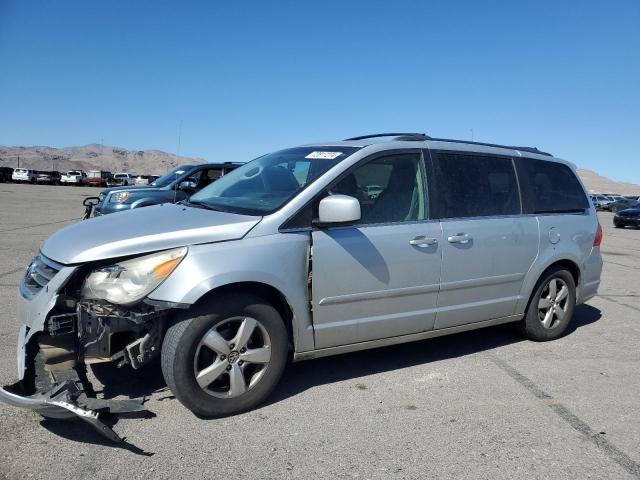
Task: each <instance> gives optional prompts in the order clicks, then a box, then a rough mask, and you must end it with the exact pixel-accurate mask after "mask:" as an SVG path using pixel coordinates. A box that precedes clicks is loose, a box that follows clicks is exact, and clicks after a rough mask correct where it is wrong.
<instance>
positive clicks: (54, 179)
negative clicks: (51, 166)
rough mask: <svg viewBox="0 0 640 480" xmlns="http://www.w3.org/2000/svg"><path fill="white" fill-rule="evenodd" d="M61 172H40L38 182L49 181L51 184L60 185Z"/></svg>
mask: <svg viewBox="0 0 640 480" xmlns="http://www.w3.org/2000/svg"><path fill="white" fill-rule="evenodd" d="M60 178H61V175H60V172H54V171H52V172H38V174H37V175H36V183H47V184H49V185H60Z"/></svg>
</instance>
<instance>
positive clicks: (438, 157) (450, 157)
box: [433, 152, 521, 218]
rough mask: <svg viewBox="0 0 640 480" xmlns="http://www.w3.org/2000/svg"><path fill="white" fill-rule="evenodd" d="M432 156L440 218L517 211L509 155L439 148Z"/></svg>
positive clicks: (518, 195)
mask: <svg viewBox="0 0 640 480" xmlns="http://www.w3.org/2000/svg"><path fill="white" fill-rule="evenodd" d="M433 157H434V162H433V164H434V173H435V186H436V199H437V209H438V213H439V217H440V218H466V217H485V216H494V215H516V214H520V213H521V206H520V192H519V190H518V182H517V180H516V174H515V170H514V168H513V162H512V160H511V158H506V157H492V156H484V155H474V154H459V153H443V152H436V153H435V155H433Z"/></svg>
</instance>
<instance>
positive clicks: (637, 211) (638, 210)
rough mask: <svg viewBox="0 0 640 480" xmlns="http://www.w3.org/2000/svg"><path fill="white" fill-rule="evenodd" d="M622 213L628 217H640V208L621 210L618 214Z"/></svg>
mask: <svg viewBox="0 0 640 480" xmlns="http://www.w3.org/2000/svg"><path fill="white" fill-rule="evenodd" d="M620 213H625V214H628V215H640V207H632V208H625V209H624V210H620V211H619V212H618V214H620Z"/></svg>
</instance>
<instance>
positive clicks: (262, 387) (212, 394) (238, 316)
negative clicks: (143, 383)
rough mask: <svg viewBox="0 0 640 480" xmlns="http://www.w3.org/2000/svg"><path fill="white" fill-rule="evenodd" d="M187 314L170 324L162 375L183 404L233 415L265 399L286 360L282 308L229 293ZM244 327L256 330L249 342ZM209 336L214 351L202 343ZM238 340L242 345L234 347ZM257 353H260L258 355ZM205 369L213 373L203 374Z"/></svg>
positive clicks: (203, 412) (202, 412) (212, 414)
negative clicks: (279, 311) (244, 338)
mask: <svg viewBox="0 0 640 480" xmlns="http://www.w3.org/2000/svg"><path fill="white" fill-rule="evenodd" d="M185 317H186V318H178V319H176V321H175V322H174V323H173V325H171V326H170V327H169V329H168V330H167V333H166V335H165V337H164V340H163V344H162V353H161V364H162V374H163V376H164V378H165V381H166V382H167V385H168V386H169V388H170V389H171V391H172V392H173V394H174V395H175V396H176V398H177V399H178V400H179V401H180V403H182V404H183V405H184V406H185V407H187V408H188V409H189V410H191V411H192V412H193V413H195V414H196V415H198V416H200V417H204V418H216V417H224V416H228V415H233V414H236V413H240V412H244V411H247V410H250V409H253V408H255V407H256V406H258V405H259V404H260V403H262V402H263V401H264V400H265V399H266V398H267V397H268V396H269V394H270V393H271V392H272V391H273V389H274V388H275V386H276V385H277V383H278V381H279V380H280V377H281V376H282V372H283V371H284V368H285V365H286V363H287V353H288V336H287V329H286V327H285V325H284V322H283V320H282V317H281V316H280V314H279V313H278V311H277V310H276V309H275V308H274V307H273V306H272V305H271V304H269V303H268V302H266V301H265V300H264V299H262V298H260V297H257V296H254V295H249V294H235V293H231V294H229V295H225V296H224V298H217V299H215V300H213V301H212V302H209V303H208V304H207V305H202V306H200V307H196V308H195V309H193V310H192V311H189V312H187V313H186V314H185ZM245 322H247V323H245ZM254 322H255V323H254ZM236 327H237V330H236ZM241 328H244V331H247V332H248V331H251V332H252V334H251V335H250V337H248V338H249V340H248V341H247V342H244V341H243V340H242V337H243V336H242V335H240V329H241ZM215 334H217V336H216V335H215ZM205 337H206V338H207V339H209V338H212V337H214V338H215V347H214V348H216V350H213V349H212V348H210V347H208V346H207V345H206V344H204V343H203V342H204V340H205ZM236 339H238V343H239V345H237V346H234V345H233V341H236ZM208 343H210V344H211V343H212V342H208ZM245 346H247V348H244V347H245ZM238 347H243V348H240V349H239V350H238V349H237V348H238ZM224 352H227V353H226V354H225V353H224ZM258 352H260V354H261V357H260V358H258V357H254V356H255V355H256V354H257V353H258ZM249 355H252V356H251V357H249ZM266 356H268V359H267V360H266V363H265V358H267V357H266ZM249 358H251V360H249ZM254 360H260V361H258V362H256V361H254ZM216 365H217V367H216ZM207 371H209V372H210V373H209V374H207V375H211V376H207V375H203V373H206V372H207ZM218 372H221V373H218ZM243 372H244V373H243ZM196 375H199V376H200V382H201V384H204V385H203V386H201V385H200V384H199V383H198V380H196ZM239 375H241V376H242V377H239ZM232 376H233V379H235V381H234V382H232ZM205 378H206V379H207V380H205ZM239 378H241V380H239ZM209 379H211V383H207V382H208V380H209ZM234 385H235V392H234V391H233V390H234Z"/></svg>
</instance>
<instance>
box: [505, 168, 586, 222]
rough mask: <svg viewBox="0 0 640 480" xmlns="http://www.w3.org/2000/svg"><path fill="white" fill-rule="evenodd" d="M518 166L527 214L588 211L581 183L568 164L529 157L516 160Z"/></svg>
mask: <svg viewBox="0 0 640 480" xmlns="http://www.w3.org/2000/svg"><path fill="white" fill-rule="evenodd" d="M518 165H519V166H518V176H519V180H520V186H521V188H522V193H523V197H524V199H525V210H526V211H527V212H530V213H554V212H578V211H583V210H584V209H586V208H589V201H588V200H587V196H586V194H585V193H584V190H583V189H582V186H581V185H580V182H579V181H578V179H577V178H576V175H575V174H574V173H573V171H572V170H571V169H570V168H569V167H568V166H567V165H565V164H563V163H558V162H549V161H545V160H533V159H530V158H522V159H519V160H518Z"/></svg>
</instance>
